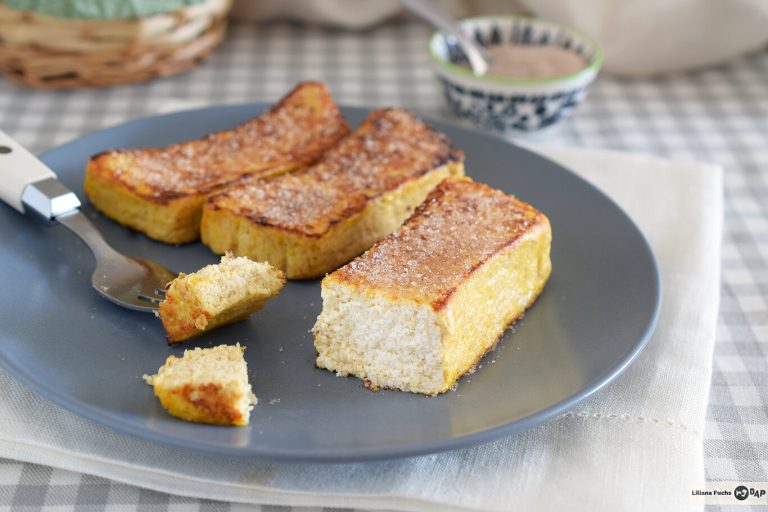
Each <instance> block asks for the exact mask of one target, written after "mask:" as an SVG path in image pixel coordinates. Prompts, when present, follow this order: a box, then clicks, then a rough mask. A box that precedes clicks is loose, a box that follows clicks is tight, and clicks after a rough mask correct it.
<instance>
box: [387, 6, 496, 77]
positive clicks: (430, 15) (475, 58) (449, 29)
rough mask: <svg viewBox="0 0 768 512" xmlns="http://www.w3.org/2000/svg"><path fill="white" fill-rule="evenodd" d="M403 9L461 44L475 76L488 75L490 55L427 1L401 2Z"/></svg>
mask: <svg viewBox="0 0 768 512" xmlns="http://www.w3.org/2000/svg"><path fill="white" fill-rule="evenodd" d="M400 3H401V5H402V6H403V7H405V8H406V9H408V10H409V11H411V12H412V13H414V14H416V15H417V16H419V17H420V18H422V19H424V20H425V21H427V22H429V23H430V24H431V25H433V26H434V27H435V28H437V29H438V30H441V31H443V32H445V33H447V34H450V35H452V36H453V37H455V38H456V40H457V41H458V42H459V46H461V49H462V50H464V54H465V55H466V56H467V60H468V61H469V67H470V68H471V69H472V73H474V74H475V76H483V75H485V74H486V73H488V63H489V61H490V58H489V56H488V53H487V52H486V51H485V48H483V47H482V46H481V45H479V44H477V43H475V42H474V41H473V40H472V39H471V38H469V37H467V35H466V34H465V33H464V32H463V31H462V30H461V27H459V26H458V25H457V24H456V23H455V22H454V21H453V20H451V19H450V18H448V17H447V16H445V15H444V14H443V13H441V12H438V11H437V10H436V9H435V8H434V6H432V5H430V4H429V3H427V1H426V0H400Z"/></svg>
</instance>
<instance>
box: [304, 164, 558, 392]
mask: <svg viewBox="0 0 768 512" xmlns="http://www.w3.org/2000/svg"><path fill="white" fill-rule="evenodd" d="M551 242H552V231H551V229H550V225H549V221H548V220H547V218H546V217H545V216H544V215H543V214H541V213H539V212H538V211H536V210H535V209H534V208H533V207H531V206H530V205H528V204H526V203H523V202H522V201H518V200H517V199H515V198H514V197H512V196H509V195H507V194H505V193H503V192H500V191H498V190H494V189H492V188H490V187H488V186H486V185H481V184H479V183H474V182H473V181H471V180H469V179H467V178H446V179H445V180H443V181H442V182H441V183H440V184H439V185H438V186H437V187H436V188H434V189H433V191H432V192H431V193H430V194H429V195H428V196H427V199H426V200H425V201H424V203H422V204H421V206H419V208H417V209H416V211H415V212H414V214H413V215H412V216H411V218H410V219H408V220H407V221H406V223H405V224H404V225H403V226H402V227H401V228H400V229H399V230H398V231H397V232H395V233H394V234H392V235H390V236H389V237H387V238H385V239H383V240H381V241H380V242H379V243H377V244H376V245H374V246H373V247H372V248H371V249H369V250H368V252H366V253H365V254H363V255H362V256H360V257H359V258H357V259H355V260H353V261H352V262H351V263H349V264H348V265H346V266H344V267H342V268H341V269H339V270H337V271H336V272H334V273H333V274H330V275H329V276H327V277H326V278H325V279H323V281H322V283H321V289H322V290H321V295H322V298H323V310H322V312H321V313H320V316H319V317H318V318H317V322H316V323H315V326H314V328H313V330H312V332H313V334H314V345H315V349H316V351H317V354H318V355H317V360H316V365H317V366H318V367H319V368H326V369H328V370H332V371H334V372H336V374H337V375H340V376H346V375H355V376H357V377H359V378H360V379H363V381H364V382H365V384H366V386H367V387H369V388H371V389H379V388H389V389H400V390H403V391H410V392H414V393H424V394H427V395H434V394H437V393H443V392H445V391H447V390H448V389H451V388H452V386H454V385H455V383H456V380H457V379H458V378H459V377H460V376H461V375H463V374H465V373H466V372H468V371H470V370H471V369H472V368H474V366H475V365H476V364H477V363H478V361H479V360H480V358H481V357H482V356H483V354H485V353H486V352H487V351H488V350H490V349H491V348H493V346H494V345H495V344H496V343H497V342H498V340H499V338H500V337H501V335H502V334H503V332H504V330H505V329H506V328H507V327H508V326H509V325H511V324H513V323H514V322H516V321H517V320H518V319H519V318H521V317H522V315H523V314H524V313H525V310H526V309H527V308H529V307H530V306H531V305H532V304H533V303H534V301H536V299H537V297H538V296H539V294H540V293H541V291H542V290H543V289H544V286H545V284H546V282H547V280H548V279H549V276H550V273H551V270H552V264H551V260H550V247H551Z"/></svg>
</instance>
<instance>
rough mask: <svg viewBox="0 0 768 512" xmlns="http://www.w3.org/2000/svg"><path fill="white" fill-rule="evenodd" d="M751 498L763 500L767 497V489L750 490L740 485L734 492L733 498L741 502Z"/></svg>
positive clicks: (751, 488)
mask: <svg viewBox="0 0 768 512" xmlns="http://www.w3.org/2000/svg"><path fill="white" fill-rule="evenodd" d="M750 496H752V497H753V498H762V497H763V496H765V489H755V488H753V487H749V488H748V487H747V486H745V485H740V486H738V487H736V488H735V489H734V490H733V497H734V498H736V499H737V500H739V501H744V500H746V499H747V498H749V497H750Z"/></svg>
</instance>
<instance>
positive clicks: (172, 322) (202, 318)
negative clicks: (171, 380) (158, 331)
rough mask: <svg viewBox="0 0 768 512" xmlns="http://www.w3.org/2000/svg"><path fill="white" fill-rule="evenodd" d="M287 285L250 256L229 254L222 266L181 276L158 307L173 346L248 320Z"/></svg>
mask: <svg viewBox="0 0 768 512" xmlns="http://www.w3.org/2000/svg"><path fill="white" fill-rule="evenodd" d="M284 285H285V276H284V275H283V273H282V272H281V271H280V270H278V269H276V268H274V267H272V266H271V265H269V264H268V263H261V262H256V261H251V260H250V259H248V258H246V257H234V256H232V255H231V254H225V255H224V256H223V257H222V258H221V263H219V264H214V265H208V266H206V267H203V268H202V269H200V270H198V271H197V272H195V273H193V274H179V277H177V278H176V279H174V280H173V281H172V282H171V283H170V285H169V286H168V290H167V292H166V298H165V300H164V301H163V302H162V303H161V304H160V306H159V308H158V316H159V317H160V320H162V322H163V328H164V329H165V332H166V336H167V337H168V341H169V342H170V343H176V342H179V341H183V340H186V339H188V338H191V337H193V336H197V335H199V334H201V333H203V332H205V331H207V330H210V329H213V328H215V327H219V326H221V325H225V324H228V323H232V322H236V321H238V320H242V319H244V318H247V317H248V316H250V315H251V314H253V313H254V312H256V311H257V310H259V309H261V308H262V307H263V306H264V304H265V303H266V301H267V300H268V299H270V298H271V297H274V296H275V295H277V294H278V293H279V292H280V290H282V288H283V286H284Z"/></svg>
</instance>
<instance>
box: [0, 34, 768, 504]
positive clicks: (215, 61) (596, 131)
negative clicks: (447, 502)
mask: <svg viewBox="0 0 768 512" xmlns="http://www.w3.org/2000/svg"><path fill="white" fill-rule="evenodd" d="M428 33H429V30H428V29H427V28H426V27H424V26H421V25H419V24H416V23H410V24H403V25H387V26H383V27H380V28H377V29H375V30H372V31H368V32H363V33H349V32H341V31H334V30H326V29H318V28H305V27H298V26H292V25H273V26H255V27H249V26H237V27H233V28H232V30H231V32H230V35H229V37H228V39H227V40H226V42H225V43H224V44H223V45H222V46H221V47H220V48H219V49H218V51H217V52H216V53H215V54H214V56H213V57H212V58H211V59H210V60H209V61H207V62H206V63H205V64H204V65H203V66H202V67H200V68H199V69H196V70H195V71H192V72H190V73H187V74H184V75H181V76H177V77H172V78H168V79H163V80H159V81H156V82H152V83H148V84H139V85H131V86H124V87H115V88H111V89H103V90H88V91H76V92H41V91H33V90H26V89H22V88H18V87H16V86H14V85H11V84H10V83H9V82H7V81H5V80H2V79H0V126H2V128H3V130H5V131H7V132H8V133H10V134H11V135H13V136H14V137H15V138H17V139H18V140H19V141H20V142H21V143H22V144H25V145H26V146H28V147H30V148H31V149H33V150H34V151H37V152H39V151H43V150H45V149H47V148H50V147H52V146H55V145H57V144H60V143H62V142H65V141H67V140H69V139H72V138H74V137H76V136H77V135H79V134H81V133H83V132H87V131H90V130H94V129H97V128H101V127H104V126H108V125H112V124H115V123H119V122H122V121H124V120H127V119H130V118H135V117H139V116H143V115H149V114H152V113H155V112H157V111H158V110H161V109H162V108H163V107H164V106H165V105H167V103H168V101H169V99H171V98H178V99H184V100H193V101H196V102H201V103H207V104H216V103H236V102H246V101H272V100H275V99H277V98H278V97H279V96H281V95H282V94H283V93H284V92H285V91H286V90H288V89H289V88H290V87H291V86H292V85H293V84H295V83H296V82H298V81H300V80H305V79H315V80H322V81H324V82H326V83H328V84H329V85H330V87H331V89H332V90H333V93H334V96H335V98H336V99H337V100H338V101H339V102H340V103H344V104H350V105H364V106H385V105H389V106H404V107H407V108H411V109H413V110H417V111H419V112H422V113H425V114H431V115H435V116H443V117H448V118H450V114H449V113H448V112H447V110H445V107H444V104H443V99H442V96H441V93H440V90H439V89H438V84H437V82H436V81H435V80H434V78H433V76H432V72H431V70H430V67H429V62H428V57H427V55H426V51H425V42H426V39H427V36H428ZM546 142H548V143H552V144H558V145H572V146H583V147H591V148H611V149H617V150H624V151H635V152H640V153H647V154H655V155H659V156H664V157H669V158H674V159H696V160H708V161H713V162H717V163H720V164H722V165H723V166H724V169H725V198H726V202H725V233H724V239H723V251H722V269H723V273H722V300H721V310H720V318H719V323H718V331H717V343H716V346H715V355H714V368H713V376H712V390H711V397H710V403H709V409H708V414H707V424H706V431H705V438H706V439H705V443H704V455H705V461H706V471H707V477H708V479H711V480H730V481H751V482H766V481H768V52H759V53H756V54H754V55H751V56H747V57H744V58H741V59H739V60H737V61H734V62H732V63H729V64H726V65H722V66H719V67H716V68H712V69H707V70H703V71H698V72H692V73H685V74H678V75H675V76H668V77H664V78H658V79H643V80H630V79H617V78H609V77H600V78H599V79H598V81H597V82H596V84H595V85H594V87H593V89H592V91H591V93H590V96H589V98H588V99H587V101H586V103H585V104H584V105H583V106H582V107H581V108H580V109H579V110H578V111H577V113H576V115H575V117H574V118H573V119H572V120H570V121H569V122H568V123H567V124H565V125H564V126H562V128H561V129H559V131H557V132H556V133H553V134H551V135H549V137H548V138H547V139H546ZM661 185H662V184H660V186H661ZM235 507H236V506H235V505H229V504H226V503H214V502H205V501H201V500H197V499H190V498H182V497H176V496H170V495H164V494H160V493H157V492H154V491H148V490H143V489H139V488H136V487H132V486H129V485H124V484H119V483H115V482H110V481H107V480H104V479H101V478H97V477H93V476H88V475H83V474H77V473H72V472H67V471H62V470H56V469H51V468H47V467H42V466H36V465H32V464H24V463H19V462H16V461H12V460H2V459H0V511H2V510H12V511H22V510H23V511H32V510H40V509H43V510H67V509H72V508H76V509H84V510H85V509H87V510H133V509H141V510H158V511H166V510H168V511H171V510H173V511H183V510H228V509H230V508H235ZM255 509H258V507H255ZM261 509H262V510H264V511H277V510H281V511H282V510H288V509H286V508H285V507H270V506H264V507H261ZM250 510H253V509H250ZM307 510H309V509H307ZM315 510H319V509H315ZM709 510H719V507H709ZM739 510H745V508H744V507H739Z"/></svg>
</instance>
